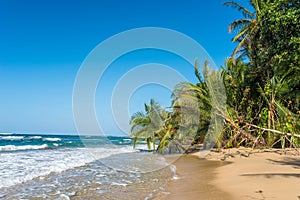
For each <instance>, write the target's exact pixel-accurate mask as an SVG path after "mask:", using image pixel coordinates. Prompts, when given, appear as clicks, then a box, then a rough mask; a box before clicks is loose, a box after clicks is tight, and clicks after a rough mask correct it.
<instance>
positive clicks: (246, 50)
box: [224, 0, 268, 61]
mask: <svg viewBox="0 0 300 200" xmlns="http://www.w3.org/2000/svg"><path fill="white" fill-rule="evenodd" d="M267 2H268V0H266V1H263V0H249V4H250V6H251V7H252V9H253V10H254V12H252V11H250V10H248V9H247V8H245V7H243V6H242V5H240V4H238V3H236V2H232V1H231V2H225V3H224V5H226V6H231V7H233V8H235V9H237V10H238V11H240V12H241V13H242V15H243V16H244V18H243V19H238V20H235V21H233V22H232V23H231V24H230V25H229V27H228V31H229V32H232V31H236V32H237V34H236V36H234V38H233V39H232V41H233V42H238V45H237V46H236V48H235V49H234V51H233V53H232V57H235V56H236V55H237V53H239V52H241V53H242V54H241V56H244V55H247V56H248V58H249V59H250V61H253V59H254V58H256V47H255V40H256V39H257V37H258V32H259V22H260V20H261V19H260V12H261V9H262V7H263V6H265V5H266V4H267Z"/></svg>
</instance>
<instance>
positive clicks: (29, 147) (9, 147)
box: [0, 144, 48, 152]
mask: <svg viewBox="0 0 300 200" xmlns="http://www.w3.org/2000/svg"><path fill="white" fill-rule="evenodd" d="M47 147H48V145H47V144H43V145H23V146H15V145H5V146H0V152H1V151H18V150H36V149H45V148H47Z"/></svg>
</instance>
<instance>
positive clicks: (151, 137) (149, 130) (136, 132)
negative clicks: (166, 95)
mask: <svg viewBox="0 0 300 200" xmlns="http://www.w3.org/2000/svg"><path fill="white" fill-rule="evenodd" d="M144 106H145V112H136V113H134V114H133V115H132V117H131V120H130V125H131V129H130V135H131V137H133V145H134V147H135V146H136V143H137V141H138V140H146V142H147V146H148V149H151V143H152V148H153V150H155V144H156V139H157V137H156V136H157V133H156V132H157V131H158V130H160V129H161V127H162V123H163V121H162V108H161V106H160V104H159V103H158V102H156V101H155V100H154V99H151V100H150V104H149V105H148V104H146V103H145V104H144Z"/></svg>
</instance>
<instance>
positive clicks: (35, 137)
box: [29, 136, 42, 139]
mask: <svg viewBox="0 0 300 200" xmlns="http://www.w3.org/2000/svg"><path fill="white" fill-rule="evenodd" d="M29 139H42V136H31V137H29Z"/></svg>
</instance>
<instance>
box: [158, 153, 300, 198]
mask: <svg viewBox="0 0 300 200" xmlns="http://www.w3.org/2000/svg"><path fill="white" fill-rule="evenodd" d="M193 155H194V156H191V155H190V156H183V157H181V158H180V159H179V160H177V161H176V162H175V163H174V165H175V166H176V168H177V174H178V176H179V179H178V180H174V181H170V182H169V183H168V186H167V189H166V191H165V192H162V193H160V194H159V195H158V196H156V197H155V199H167V200H169V199H170V200H181V199H183V200H194V199H195V200H198V199H228V200H235V199H236V200H243V199H261V200H263V199H272V200H273V199H280V200H299V199H300V156H299V154H298V153H297V152H295V151H294V150H293V151H285V152H282V151H281V150H274V149H273V150H272V149H271V150H251V149H245V148H239V149H229V150H222V152H214V151H212V152H210V154H209V155H208V156H207V157H206V160H204V161H203V160H201V159H199V157H198V156H197V155H198V154H197V153H195V154H193ZM211 160H214V161H215V162H212V161H211ZM224 160H226V162H224ZM227 161H229V163H230V164H226V163H228V162H227ZM218 166H219V167H218Z"/></svg>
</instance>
